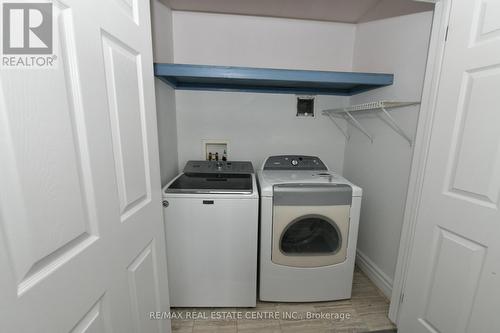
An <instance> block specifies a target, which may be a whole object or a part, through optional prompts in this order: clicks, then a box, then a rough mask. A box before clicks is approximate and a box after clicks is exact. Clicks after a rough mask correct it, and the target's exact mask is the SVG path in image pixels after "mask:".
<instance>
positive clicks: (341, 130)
mask: <svg viewBox="0 0 500 333" xmlns="http://www.w3.org/2000/svg"><path fill="white" fill-rule="evenodd" d="M326 115H327V116H328V118H330V120H331V121H333V123H334V124H335V126H337V128H338V129H339V131H340V132H342V134H343V135H344V137H345V139H346V140H347V141H349V134H347V131H346V130H344V129H343V128H342V126H340V124H339V123H338V122H337V120H336V119H335V117H334V116H332V115H331V114H329V113H326Z"/></svg>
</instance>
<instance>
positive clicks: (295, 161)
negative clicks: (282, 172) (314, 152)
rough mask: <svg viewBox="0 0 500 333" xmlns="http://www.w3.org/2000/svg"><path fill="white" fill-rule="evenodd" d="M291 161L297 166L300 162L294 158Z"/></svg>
mask: <svg viewBox="0 0 500 333" xmlns="http://www.w3.org/2000/svg"><path fill="white" fill-rule="evenodd" d="M290 163H292V165H293V166H297V165H298V164H299V161H297V160H295V159H293V160H292V161H291V162H290Z"/></svg>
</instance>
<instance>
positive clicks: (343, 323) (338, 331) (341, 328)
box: [171, 268, 395, 333]
mask: <svg viewBox="0 0 500 333" xmlns="http://www.w3.org/2000/svg"><path fill="white" fill-rule="evenodd" d="M171 311H172V313H175V314H176V315H177V316H178V317H179V318H178V319H172V332H176V333H202V332H203V333H209V332H221V333H236V332H238V333H250V332H262V333H281V332H284V333H286V332H297V333H298V332H301V333H312V332H314V333H321V332H330V333H361V332H370V331H378V330H384V329H394V328H395V326H394V325H393V324H392V323H391V321H390V320H389V319H388V318H387V314H388V312H389V300H387V298H386V297H385V296H384V295H383V294H382V292H381V291H380V290H378V289H377V287H375V285H374V284H373V283H372V282H371V281H370V280H369V279H368V278H367V277H366V276H365V275H364V273H363V272H361V271H360V270H359V269H358V268H356V269H355V271H354V282H353V290H352V298H351V299H349V300H342V301H335V302H315V303H274V302H260V301H259V302H257V307H256V308H172V310H171ZM321 315H323V317H321ZM256 316H261V317H262V316H264V317H270V316H272V317H274V318H267V319H253V318H255V317H256ZM287 316H288V317H287ZM308 317H309V318H308ZM311 317H313V318H311Z"/></svg>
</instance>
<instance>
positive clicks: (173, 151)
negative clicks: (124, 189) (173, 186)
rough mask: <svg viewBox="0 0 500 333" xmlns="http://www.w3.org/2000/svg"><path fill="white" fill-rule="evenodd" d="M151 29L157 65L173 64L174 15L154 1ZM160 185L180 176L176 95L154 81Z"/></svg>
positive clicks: (162, 84)
mask: <svg viewBox="0 0 500 333" xmlns="http://www.w3.org/2000/svg"><path fill="white" fill-rule="evenodd" d="M151 14H152V15H151V26H152V33H153V60H154V62H160V63H161V62H173V59H174V53H173V47H174V43H173V31H172V11H171V10H170V9H169V8H168V7H167V6H165V5H163V4H162V3H161V2H159V1H158V0H151ZM155 91H156V111H157V119H158V141H159V142H158V143H159V151H160V169H161V182H162V185H165V184H166V183H167V182H168V181H169V180H170V179H171V178H172V177H174V176H175V175H176V174H177V173H178V154H177V125H176V114H175V113H176V106H175V92H174V90H173V89H172V88H170V87H169V86H168V85H166V84H165V83H163V82H161V81H160V80H158V79H155Z"/></svg>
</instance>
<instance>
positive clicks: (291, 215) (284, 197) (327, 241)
mask: <svg viewBox="0 0 500 333" xmlns="http://www.w3.org/2000/svg"><path fill="white" fill-rule="evenodd" d="M346 192H347V193H346ZM351 196H352V192H351V188H350V186H345V185H344V186H343V187H340V188H339V187H338V186H336V187H332V186H328V187H325V186H323V187H318V186H313V187H311V186H309V187H305V186H300V187H295V188H291V187H285V188H283V187H282V186H276V187H275V198H274V209H273V250H272V255H271V257H272V258H271V260H272V261H273V262H274V263H276V264H281V265H286V266H292V267H319V266H328V265H334V264H338V263H341V262H344V261H345V260H346V256H347V239H348V235H349V212H350V207H351V206H350V204H351Z"/></svg>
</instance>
